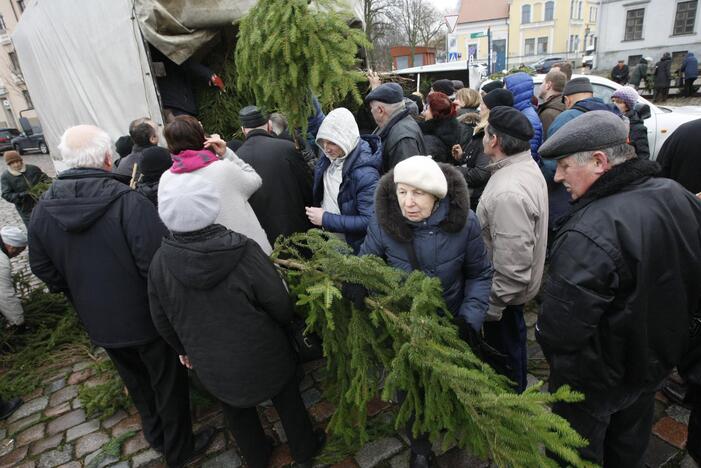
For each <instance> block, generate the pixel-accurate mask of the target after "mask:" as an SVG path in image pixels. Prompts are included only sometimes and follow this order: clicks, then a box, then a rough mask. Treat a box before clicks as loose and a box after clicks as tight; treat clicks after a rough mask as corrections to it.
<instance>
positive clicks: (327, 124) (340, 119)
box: [316, 107, 360, 156]
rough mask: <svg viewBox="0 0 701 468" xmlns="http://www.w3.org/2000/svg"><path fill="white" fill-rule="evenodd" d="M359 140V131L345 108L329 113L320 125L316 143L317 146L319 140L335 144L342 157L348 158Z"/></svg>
mask: <svg viewBox="0 0 701 468" xmlns="http://www.w3.org/2000/svg"><path fill="white" fill-rule="evenodd" d="M359 138H360V131H359V130H358V124H357V123H356V122H355V118H354V117H353V114H352V113H351V111H349V110H348V109H346V108H345V107H339V108H338V109H334V110H332V111H331V112H329V114H328V115H327V116H326V118H325V119H324V121H323V122H322V123H321V126H320V127H319V131H318V132H317V134H316V143H317V144H319V140H326V141H330V142H331V143H335V144H336V145H338V146H339V147H340V148H341V149H342V150H343V153H344V156H348V155H349V154H350V153H351V151H353V150H354V149H355V147H356V146H357V145H358V139H359ZM322 149H323V148H322Z"/></svg>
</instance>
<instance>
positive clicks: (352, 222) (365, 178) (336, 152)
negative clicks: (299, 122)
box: [306, 107, 382, 253]
mask: <svg viewBox="0 0 701 468" xmlns="http://www.w3.org/2000/svg"><path fill="white" fill-rule="evenodd" d="M316 143H317V145H319V147H320V148H321V149H322V151H323V153H324V156H323V157H321V158H319V160H318V161H317V163H316V166H315V168H314V186H313V197H314V206H313V207H306V212H307V216H308V217H309V221H310V222H311V223H312V224H314V225H315V226H319V227H322V228H324V229H326V230H327V231H330V232H334V233H337V234H339V235H340V236H341V237H342V238H344V239H345V240H346V242H348V244H349V245H350V246H351V247H352V248H353V251H354V252H356V253H357V252H358V250H359V249H360V246H361V244H362V243H363V240H364V239H365V231H366V230H367V227H368V222H369V221H370V218H372V215H373V214H374V212H375V209H374V205H375V200H374V194H375V187H376V186H377V182H378V180H379V179H380V168H381V167H382V143H381V142H380V138H379V137H378V136H376V135H363V136H360V132H359V130H358V124H357V123H356V122H355V119H354V118H353V114H352V113H351V112H350V111H349V110H348V109H346V108H343V107H339V108H338V109H334V110H333V111H331V112H330V113H329V114H328V115H327V116H326V118H325V119H324V121H323V122H322V124H321V127H320V128H319V132H318V133H317V137H316Z"/></svg>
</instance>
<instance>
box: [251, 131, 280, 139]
mask: <svg viewBox="0 0 701 468" xmlns="http://www.w3.org/2000/svg"><path fill="white" fill-rule="evenodd" d="M255 137H268V138H278V137H276V136H274V135H271V134H270V133H268V132H266V131H265V130H262V129H255V130H251V131H250V132H248V135H246V141H248V140H250V139H251V138H255Z"/></svg>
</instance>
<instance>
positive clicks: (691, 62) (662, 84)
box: [611, 52, 699, 102]
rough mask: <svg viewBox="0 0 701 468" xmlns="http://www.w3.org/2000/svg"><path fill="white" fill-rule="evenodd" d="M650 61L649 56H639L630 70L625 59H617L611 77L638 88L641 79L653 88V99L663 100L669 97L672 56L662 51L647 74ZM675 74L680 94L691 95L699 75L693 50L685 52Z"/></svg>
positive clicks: (620, 82) (656, 100) (618, 81)
mask: <svg viewBox="0 0 701 468" xmlns="http://www.w3.org/2000/svg"><path fill="white" fill-rule="evenodd" d="M651 61H652V58H651V57H648V58H645V57H640V59H639V61H638V63H637V64H636V65H634V66H633V68H632V70H631V68H630V67H629V66H628V65H626V63H625V60H619V61H618V63H617V64H616V65H615V66H614V67H613V68H612V69H611V79H612V80H613V81H615V82H616V83H618V84H620V85H625V84H630V86H632V87H633V88H635V89H639V88H640V83H641V81H645V84H648V83H649V87H650V88H652V90H653V97H652V99H653V101H654V102H661V101H664V100H666V99H667V97H669V88H670V84H671V83H672V56H671V55H670V53H669V52H665V53H663V54H662V57H661V58H660V60H659V61H658V62H657V63H655V65H654V66H653V68H652V70H651V73H650V75H648V63H649V62H651ZM676 74H677V81H676V84H677V86H678V87H679V88H680V91H681V95H682V96H685V97H690V96H692V95H693V94H694V81H696V79H697V78H698V77H699V61H698V59H697V58H696V56H695V55H694V53H693V52H688V53H687V54H686V56H685V57H684V59H683V60H682V63H681V65H680V66H679V68H678V69H677V70H676Z"/></svg>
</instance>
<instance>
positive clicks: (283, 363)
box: [149, 173, 321, 468]
mask: <svg viewBox="0 0 701 468" xmlns="http://www.w3.org/2000/svg"><path fill="white" fill-rule="evenodd" d="M220 209H221V205H220V196H219V193H218V191H217V190H216V189H215V188H214V186H212V184H211V183H210V182H208V181H207V180H206V179H204V178H203V177H201V176H199V175H197V174H193V173H189V174H182V175H180V176H179V177H176V178H171V179H168V180H164V181H163V183H161V186H160V190H159V204H158V213H159V215H160V217H161V220H162V221H163V223H164V224H165V225H166V227H168V229H169V230H170V231H171V236H170V237H168V238H166V239H164V241H163V244H162V245H161V248H160V249H159V250H158V252H156V254H155V256H154V258H153V261H152V263H151V267H150V270H149V303H150V307H151V317H152V319H153V323H154V325H155V326H156V328H157V330H158V332H159V333H160V334H161V335H162V336H163V338H164V339H165V340H166V341H167V342H168V343H169V344H170V345H171V346H172V347H173V348H174V349H175V350H176V351H177V352H178V354H180V360H181V362H182V363H183V365H185V366H186V367H188V368H190V369H192V370H193V371H194V372H195V373H196V374H197V376H198V377H199V379H200V381H201V382H202V384H203V385H204V386H205V387H206V388H207V390H208V391H209V392H210V393H211V394H212V395H213V396H214V397H216V398H217V399H218V400H220V402H221V403H222V406H223V408H224V415H225V417H226V420H227V423H228V425H229V427H230V429H231V431H232V433H233V435H234V437H235V439H236V443H237V445H238V446H239V448H240V450H241V454H242V455H243V457H244V458H245V461H246V463H247V464H248V466H249V467H254V468H264V467H266V466H267V465H268V462H269V459H270V455H271V453H272V445H271V442H270V440H269V439H268V438H267V437H266V435H265V433H264V432H263V428H262V426H261V423H260V420H259V419H258V414H257V411H256V405H258V404H260V403H262V402H264V401H266V400H268V399H272V401H273V404H274V405H275V408H276V409H277V412H278V414H279V415H280V419H281V421H282V425H283V427H284V429H285V433H286V434H287V438H288V443H289V446H290V451H291V452H292V456H293V457H294V459H295V461H297V463H299V464H302V465H303V466H311V460H312V458H313V457H314V455H315V454H316V452H317V451H318V449H319V447H320V444H321V440H320V438H318V437H317V436H316V435H315V434H314V431H313V428H312V423H311V421H310V419H309V415H308V414H307V412H306V409H305V407H304V402H303V401H302V398H301V396H300V394H299V387H298V381H297V379H296V376H295V368H296V360H295V355H294V351H293V350H292V349H291V347H290V344H289V342H288V339H287V336H286V333H285V326H286V325H287V324H288V323H289V322H290V321H291V320H292V317H293V313H294V312H293V308H292V302H291V300H290V297H289V294H288V292H287V289H286V288H285V285H284V283H283V282H282V279H281V278H280V276H279V275H278V273H277V271H276V270H275V267H274V266H273V264H272V263H271V262H270V259H269V258H268V257H267V256H266V255H265V254H264V253H263V251H262V250H261V248H260V247H259V246H258V244H257V243H256V242H255V241H253V240H251V239H248V238H247V237H245V236H243V235H241V234H238V233H236V232H234V231H231V230H229V229H227V228H225V227H224V226H221V225H219V224H213V223H214V221H215V219H216V217H217V215H218V214H219V211H220Z"/></svg>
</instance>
